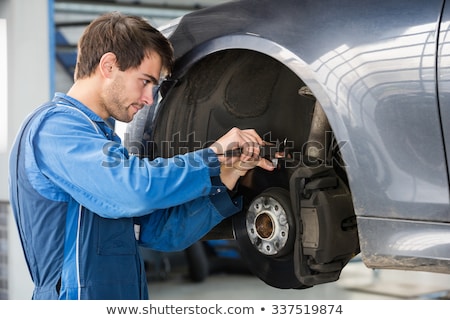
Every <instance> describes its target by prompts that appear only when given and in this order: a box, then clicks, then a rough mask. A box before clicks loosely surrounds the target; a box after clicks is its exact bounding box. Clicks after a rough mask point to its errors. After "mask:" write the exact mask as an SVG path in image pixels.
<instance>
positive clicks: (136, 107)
mask: <svg viewBox="0 0 450 320" xmlns="http://www.w3.org/2000/svg"><path fill="white" fill-rule="evenodd" d="M143 107H144V105H142V104H138V103H133V104H131V105H130V108H132V109H133V110H134V113H136V112H138V111H139V110H141V109H142V108H143Z"/></svg>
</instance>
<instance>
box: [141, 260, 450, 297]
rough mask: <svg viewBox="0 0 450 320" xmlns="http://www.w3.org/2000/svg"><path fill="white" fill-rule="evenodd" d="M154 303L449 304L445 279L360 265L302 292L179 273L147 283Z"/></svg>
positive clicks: (251, 279) (241, 278) (244, 277)
mask: <svg viewBox="0 0 450 320" xmlns="http://www.w3.org/2000/svg"><path fill="white" fill-rule="evenodd" d="M149 293H150V299H154V300H178V299H180V300H181V299H183V300H184V299H188V300H229V299H231V300H242V299H245V300H255V299H266V300H281V299H282V300H367V299H370V300H379V299H450V275H447V274H434V273H426V272H412V271H397V270H375V271H374V270H371V269H368V268H366V267H365V266H364V265H363V263H362V262H361V260H358V259H355V261H352V262H350V263H349V264H348V265H347V266H346V267H345V269H344V270H343V272H342V274H341V278H340V279H339V280H338V281H336V282H333V283H328V284H322V285H317V286H314V287H312V288H310V289H304V290H284V289H276V288H273V287H270V286H268V285H266V284H265V283H263V282H262V281H261V280H259V279H258V278H256V277H255V276H253V275H250V274H245V273H242V274H236V273H234V274H229V273H216V274H212V275H210V276H208V277H207V278H206V279H205V280H204V281H202V282H199V283H195V282H193V281H191V280H190V279H189V277H188V271H187V270H186V269H183V268H178V270H171V271H170V273H168V274H167V277H166V279H165V280H161V279H160V280H158V279H153V280H150V281H149Z"/></svg>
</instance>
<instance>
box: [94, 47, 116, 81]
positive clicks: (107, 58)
mask: <svg viewBox="0 0 450 320" xmlns="http://www.w3.org/2000/svg"><path fill="white" fill-rule="evenodd" d="M116 62H117V59H116V55H115V54H114V53H112V52H107V53H105V54H104V55H103V56H102V57H101V58H100V63H99V64H98V68H99V70H100V73H101V75H102V76H103V77H104V78H111V77H112V75H113V72H114V70H115V68H116Z"/></svg>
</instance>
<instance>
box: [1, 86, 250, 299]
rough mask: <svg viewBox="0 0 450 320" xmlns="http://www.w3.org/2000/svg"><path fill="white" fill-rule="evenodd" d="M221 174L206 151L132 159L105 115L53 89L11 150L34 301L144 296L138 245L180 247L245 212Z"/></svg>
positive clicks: (13, 192) (15, 203)
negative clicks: (100, 114) (233, 199)
mask: <svg viewBox="0 0 450 320" xmlns="http://www.w3.org/2000/svg"><path fill="white" fill-rule="evenodd" d="M111 120H112V119H111ZM219 173H220V164H219V162H218V159H217V156H216V155H215V153H214V152H213V151H212V150H210V149H203V150H199V151H195V152H191V153H187V154H185V155H180V156H176V157H174V158H170V159H162V158H158V159H155V160H154V161H149V160H147V159H139V158H138V157H136V156H133V155H128V152H127V150H126V149H125V148H124V147H123V146H122V145H121V142H120V138H119V137H118V136H117V135H115V134H114V132H113V130H112V129H111V128H110V127H109V126H108V125H107V124H106V123H105V121H103V119H101V118H100V117H99V116H97V115H96V114H95V113H93V112H92V111H91V110H90V109H88V108H87V107H86V106H84V105H83V104H82V103H80V102H79V101H77V100H75V99H73V98H71V97H69V96H67V95H64V94H61V93H57V94H56V95H55V98H54V99H53V101H52V102H51V103H48V104H46V105H44V106H41V107H40V108H38V109H37V111H35V112H33V113H32V114H31V115H30V116H29V118H28V119H27V121H25V122H24V125H23V127H22V128H21V130H20V131H19V133H18V135H17V138H16V141H15V144H14V146H13V149H12V152H11V155H10V177H9V181H10V200H11V207H12V210H13V213H14V216H15V219H16V222H17V227H18V230H19V235H20V239H21V242H22V246H23V250H24V253H25V258H26V261H27V264H28V268H29V271H30V274H31V278H32V280H33V282H34V284H35V289H34V292H33V297H32V298H33V299H148V288H147V281H146V275H145V269H144V265H143V261H142V258H141V256H140V254H139V250H138V245H143V246H146V247H149V248H152V249H156V250H161V251H176V250H182V249H184V248H186V247H188V246H189V245H191V244H192V243H194V242H196V241H198V240H199V239H200V238H201V237H202V236H204V235H205V234H206V233H207V232H208V231H209V230H210V229H211V228H212V227H214V226H215V225H217V224H218V223H219V222H220V221H222V220H223V219H224V218H226V217H228V216H231V215H232V214H234V213H236V212H238V211H240V209H241V205H240V203H237V202H236V201H232V200H231V199H230V197H229V195H228V193H227V192H226V188H225V186H224V185H223V184H222V183H221V182H220V178H219V177H218V176H219ZM136 226H139V227H140V230H139V235H138V236H137V235H136ZM136 238H137V240H136Z"/></svg>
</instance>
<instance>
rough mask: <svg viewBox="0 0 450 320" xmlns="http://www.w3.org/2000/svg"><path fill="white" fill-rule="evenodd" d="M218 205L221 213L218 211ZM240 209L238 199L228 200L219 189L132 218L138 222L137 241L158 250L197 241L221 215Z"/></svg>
mask: <svg viewBox="0 0 450 320" xmlns="http://www.w3.org/2000/svg"><path fill="white" fill-rule="evenodd" d="M218 204H219V207H220V208H221V209H222V212H219V211H218V209H217V208H218V207H216V205H218ZM240 210H241V201H240V200H237V201H234V202H232V201H230V198H229V196H228V194H227V193H226V192H223V193H220V194H216V195H214V196H207V197H202V198H198V199H195V200H193V201H190V202H188V203H185V204H183V205H180V206H178V207H174V208H170V209H167V210H159V211H156V212H153V213H152V214H149V215H146V216H143V217H140V218H138V219H136V221H137V224H139V225H140V232H139V244H140V245H142V246H144V247H148V248H151V249H153V250H158V251H180V250H183V249H185V248H187V247H189V246H190V245H192V244H193V243H195V242H197V241H198V240H200V239H201V238H202V237H203V236H204V235H205V234H206V233H207V232H208V231H210V230H211V229H212V228H213V227H214V226H216V225H217V224H218V223H219V222H221V221H222V220H223V219H224V218H226V217H227V216H230V215H232V214H234V213H237V212H239V211H240ZM224 212H226V214H225V215H224Z"/></svg>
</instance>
